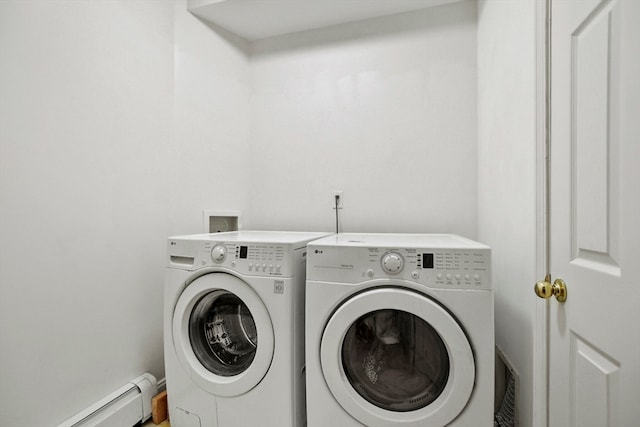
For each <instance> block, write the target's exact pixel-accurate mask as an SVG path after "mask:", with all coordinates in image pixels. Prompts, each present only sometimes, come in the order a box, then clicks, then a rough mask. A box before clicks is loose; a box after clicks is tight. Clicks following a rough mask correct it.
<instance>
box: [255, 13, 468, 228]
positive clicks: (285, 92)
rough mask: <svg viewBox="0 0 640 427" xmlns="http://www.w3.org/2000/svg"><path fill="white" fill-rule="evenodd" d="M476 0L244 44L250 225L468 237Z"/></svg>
mask: <svg viewBox="0 0 640 427" xmlns="http://www.w3.org/2000/svg"><path fill="white" fill-rule="evenodd" d="M476 18H477V17H476V2H475V1H470V2H463V3H457V4H453V5H447V6H441V7H435V8H430V9H427V10H424V11H418V12H412V13H407V14H400V15H395V16H392V17H385V18H379V19H371V20H367V21H360V22H356V23H351V24H345V25H339V26H334V27H330V28H326V29H320V30H313V31H307V32H304V33H295V34H292V35H285V36H280V37H274V38H271V39H265V40H262V41H258V42H254V43H253V44H252V46H251V64H250V66H251V77H252V105H251V106H252V120H251V124H252V132H251V156H250V158H251V162H252V163H251V165H252V166H251V174H252V175H251V176H252V177H253V180H252V182H251V185H250V195H251V207H250V209H251V210H250V215H249V219H248V223H249V225H250V226H251V227H253V228H266V229H274V228H276V229H277V228H281V229H309V230H329V231H331V230H334V228H335V225H334V211H333V210H332V209H331V208H332V203H333V201H332V196H331V191H332V190H334V189H339V190H343V191H344V209H343V210H342V212H341V214H342V223H341V224H342V227H341V231H351V232H356V231H368V232H373V231H376V232H436V231H437V232H455V233H460V234H463V235H466V236H469V237H476V234H477V183H476V176H477V150H476V77H477V73H476Z"/></svg>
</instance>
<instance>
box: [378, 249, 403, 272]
mask: <svg viewBox="0 0 640 427" xmlns="http://www.w3.org/2000/svg"><path fill="white" fill-rule="evenodd" d="M381 264H382V269H383V270H384V271H385V272H387V273H389V274H398V273H400V272H401V271H402V268H403V267H404V259H403V258H402V255H400V254H399V253H396V252H389V253H387V254H384V255H383V256H382V261H381Z"/></svg>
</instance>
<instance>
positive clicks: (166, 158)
mask: <svg viewBox="0 0 640 427" xmlns="http://www.w3.org/2000/svg"><path fill="white" fill-rule="evenodd" d="M0 81H1V82H2V84H1V85H0V110H1V111H2V114H0V131H1V132H0V200H2V208H1V210H0V378H2V381H0V417H1V419H2V421H1V424H2V425H6V426H38V425H57V424H58V423H59V422H62V421H63V420H65V419H67V418H68V417H70V416H72V415H73V414H75V413H76V412H78V411H80V410H82V409H84V408H86V407H87V406H89V405H90V404H92V403H94V402H96V401H97V400H99V399H101V398H103V397H104V396H106V395H107V394H108V393H111V392H112V391H113V390H115V389H117V388H119V387H120V386H122V385H123V384H125V383H127V382H128V381H129V380H131V379H133V378H135V377H137V376H138V375H139V374H140V373H142V372H150V373H152V374H153V375H155V376H156V377H157V378H158V379H160V378H162V377H164V366H163V356H162V354H163V351H162V315H163V313H162V307H163V306H162V296H163V287H164V265H165V251H166V238H167V236H169V235H171V234H177V233H196V232H200V231H201V227H202V217H201V215H202V210H203V209H205V208H219V209H223V208H227V209H231V208H233V209H237V210H244V209H245V205H244V204H243V203H245V200H246V188H245V187H243V185H245V184H244V181H243V179H245V178H244V177H246V165H245V169H243V170H238V168H239V167H242V160H238V159H237V157H239V155H244V154H245V153H246V151H247V150H246V132H245V131H244V129H246V120H247V117H248V69H247V64H246V53H243V52H242V49H241V48H240V49H238V46H237V45H234V44H233V43H230V41H229V40H228V39H227V37H226V36H225V35H224V34H222V33H217V32H215V31H212V29H211V28H210V27H209V26H207V25H206V24H204V23H202V22H201V21H199V20H197V19H196V18H194V17H193V16H192V15H190V14H188V13H187V12H186V8H185V6H184V2H183V1H178V2H174V1H169V0H167V1H154V2H147V1H141V2H128V1H106V0H105V1H102V0H98V1H92V2H77V1H56V2H48V1H37V2H23V1H2V2H0ZM231 184H234V185H236V186H235V187H234V185H231ZM52 396H54V398H52ZM36 404H37V410H34V407H35V406H34V405H36Z"/></svg>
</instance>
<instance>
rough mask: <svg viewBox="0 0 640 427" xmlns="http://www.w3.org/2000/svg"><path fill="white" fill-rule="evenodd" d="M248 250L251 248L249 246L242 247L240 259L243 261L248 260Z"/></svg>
mask: <svg viewBox="0 0 640 427" xmlns="http://www.w3.org/2000/svg"><path fill="white" fill-rule="evenodd" d="M248 249H249V248H248V247H247V246H240V258H241V259H245V258H247V252H248Z"/></svg>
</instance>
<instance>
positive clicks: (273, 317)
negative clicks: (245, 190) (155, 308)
mask: <svg viewBox="0 0 640 427" xmlns="http://www.w3.org/2000/svg"><path fill="white" fill-rule="evenodd" d="M326 235H327V233H302V232H260V231H239V232H230V233H216V234H203V235H194V236H177V237H171V238H169V240H168V249H167V253H168V266H167V269H166V281H165V295H164V297H165V306H164V313H165V314H164V355H165V368H166V381H167V396H168V402H169V414H170V419H171V425H172V427H255V426H265V427H269V426H273V427H276V426H277V427H293V426H303V425H304V423H305V405H304V403H305V402H304V327H303V325H304V286H305V281H304V278H305V261H306V252H307V250H306V245H307V243H308V242H309V241H310V240H313V239H317V238H320V237H323V236H326Z"/></svg>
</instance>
